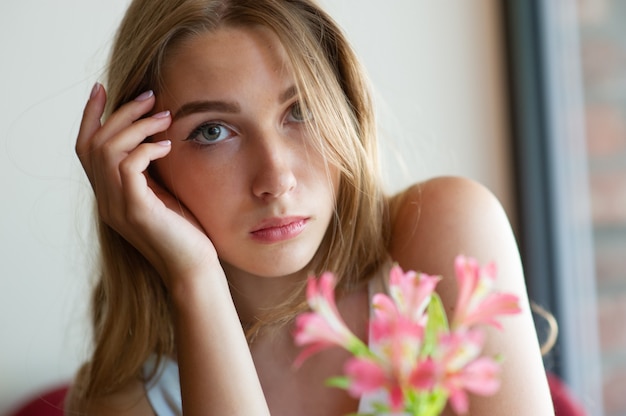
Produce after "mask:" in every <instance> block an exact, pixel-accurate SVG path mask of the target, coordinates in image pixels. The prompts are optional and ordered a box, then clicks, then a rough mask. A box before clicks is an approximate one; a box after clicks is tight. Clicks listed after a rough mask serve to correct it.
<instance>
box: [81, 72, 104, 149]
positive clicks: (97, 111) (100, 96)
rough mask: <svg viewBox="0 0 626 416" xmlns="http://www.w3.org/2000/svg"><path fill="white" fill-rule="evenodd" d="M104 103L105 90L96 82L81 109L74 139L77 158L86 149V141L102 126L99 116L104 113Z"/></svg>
mask: <svg viewBox="0 0 626 416" xmlns="http://www.w3.org/2000/svg"><path fill="white" fill-rule="evenodd" d="M105 104H106V91H105V90H104V88H103V87H102V85H101V84H100V83H98V82H96V83H95V84H94V86H93V88H92V89H91V94H90V96H89V100H88V101H87V104H86V105H85V109H84V110H83V118H82V120H81V123H80V128H79V130H78V138H77V139H76V146H75V150H76V154H77V155H78V157H79V158H81V156H82V155H84V154H85V153H86V152H87V151H88V148H87V142H88V140H89V138H90V137H92V136H93V135H94V134H95V133H96V132H97V131H98V129H100V127H101V126H102V123H101V121H100V120H101V118H102V114H103V113H104V106H105Z"/></svg>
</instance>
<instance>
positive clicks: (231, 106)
mask: <svg viewBox="0 0 626 416" xmlns="http://www.w3.org/2000/svg"><path fill="white" fill-rule="evenodd" d="M296 93H297V89H296V87H295V86H294V85H292V86H290V87H289V88H287V89H286V90H285V91H283V92H282V93H281V94H280V95H279V96H278V100H279V102H280V103H281V104H282V103H284V102H285V101H287V100H289V99H290V98H292V97H293V96H295V95H296ZM211 111H215V112H219V113H231V114H236V113H240V112H241V107H240V106H239V104H238V103H236V102H228V101H191V102H188V103H185V104H183V105H182V106H181V107H180V108H179V109H178V110H176V111H175V112H174V116H173V120H177V119H179V118H182V117H186V116H188V115H190V114H194V113H208V112H211Z"/></svg>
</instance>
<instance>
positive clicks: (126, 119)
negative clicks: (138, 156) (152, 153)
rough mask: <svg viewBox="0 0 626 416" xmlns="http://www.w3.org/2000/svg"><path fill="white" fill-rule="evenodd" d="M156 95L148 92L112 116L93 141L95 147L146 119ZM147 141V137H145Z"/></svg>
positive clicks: (123, 106)
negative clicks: (143, 118) (138, 121)
mask: <svg viewBox="0 0 626 416" xmlns="http://www.w3.org/2000/svg"><path fill="white" fill-rule="evenodd" d="M154 103H155V98H154V93H153V92H152V91H151V90H149V91H146V92H144V93H142V94H140V95H139V96H137V98H135V99H134V100H132V101H129V102H127V103H126V104H124V105H122V106H121V107H120V108H119V109H117V110H116V111H115V112H113V114H111V115H110V116H109V117H108V119H107V120H106V122H105V123H104V125H103V126H102V128H101V129H100V130H99V131H98V134H97V135H96V136H95V137H94V139H93V144H92V145H93V146H96V147H97V146H100V145H101V144H102V143H104V142H106V141H107V140H108V139H109V138H110V137H113V136H115V135H116V134H118V133H119V132H121V131H122V130H124V129H125V128H127V127H128V126H130V125H131V124H133V123H134V122H136V121H137V120H139V119H141V118H142V117H144V116H145V115H146V114H147V113H148V112H149V111H150V110H152V108H153V107H154ZM144 139H145V137H144Z"/></svg>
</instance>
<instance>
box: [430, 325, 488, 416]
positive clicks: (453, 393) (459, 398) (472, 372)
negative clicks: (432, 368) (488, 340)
mask: <svg viewBox="0 0 626 416" xmlns="http://www.w3.org/2000/svg"><path fill="white" fill-rule="evenodd" d="M439 341H440V342H439V349H437V351H436V352H435V354H434V355H435V356H434V357H433V359H434V360H435V362H436V363H437V365H438V383H439V384H440V385H442V386H443V388H444V389H445V390H446V391H447V392H448V394H449V398H450V404H451V405H452V408H453V409H454V411H455V412H456V413H459V414H464V413H467V410H468V407H469V399H468V396H467V392H472V393H475V394H479V395H483V396H488V395H491V394H494V393H495V392H496V391H497V390H498V389H499V388H500V381H499V378H498V377H499V373H500V366H499V365H498V363H496V362H495V361H494V360H493V359H492V358H490V357H481V356H480V354H481V352H482V348H483V344H484V334H483V332H481V331H478V330H470V331H456V332H451V333H448V334H442V335H441V336H440V340H439Z"/></svg>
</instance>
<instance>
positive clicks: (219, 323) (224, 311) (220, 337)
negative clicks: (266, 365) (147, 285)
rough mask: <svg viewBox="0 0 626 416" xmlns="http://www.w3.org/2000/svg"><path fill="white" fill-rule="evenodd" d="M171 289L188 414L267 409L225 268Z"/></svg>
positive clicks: (244, 412)
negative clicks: (216, 274) (222, 271)
mask: <svg viewBox="0 0 626 416" xmlns="http://www.w3.org/2000/svg"><path fill="white" fill-rule="evenodd" d="M213 277H214V278H213V279H208V278H202V279H195V280H194V281H193V283H189V284H185V285H182V284H181V285H178V287H177V288H176V289H175V290H173V293H172V295H173V300H174V325H175V335H176V346H177V355H178V364H179V369H180V382H181V390H182V391H181V393H182V399H183V411H184V414H185V415H187V416H189V415H206V414H224V415H251V414H254V415H264V414H267V415H269V410H268V408H267V404H266V402H265V397H264V395H263V391H262V389H261V385H260V383H259V379H258V376H257V373H256V370H255V367H254V362H253V361H252V356H251V354H250V350H249V348H248V344H247V342H246V339H245V336H244V333H243V331H242V329H241V325H240V323H239V318H238V315H237V311H236V310H235V307H234V304H233V301H232V298H231V295H230V291H229V289H228V283H227V281H226V278H225V277H224V275H223V273H220V275H218V276H213Z"/></svg>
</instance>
